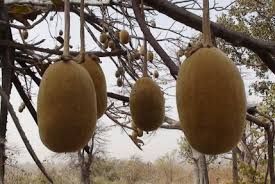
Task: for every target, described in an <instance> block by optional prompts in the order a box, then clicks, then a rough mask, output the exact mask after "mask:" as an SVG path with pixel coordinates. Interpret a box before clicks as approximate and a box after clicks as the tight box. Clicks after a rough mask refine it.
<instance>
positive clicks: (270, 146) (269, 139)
mask: <svg viewBox="0 0 275 184" xmlns="http://www.w3.org/2000/svg"><path fill="white" fill-rule="evenodd" d="M265 131H266V134H267V142H268V168H269V177H270V184H275V175H274V155H273V154H274V152H273V143H274V137H273V133H272V131H271V130H270V128H265Z"/></svg>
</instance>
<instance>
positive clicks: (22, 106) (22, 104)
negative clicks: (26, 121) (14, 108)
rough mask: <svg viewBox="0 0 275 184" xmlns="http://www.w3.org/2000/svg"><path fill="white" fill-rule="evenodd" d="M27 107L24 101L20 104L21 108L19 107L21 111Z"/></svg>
mask: <svg viewBox="0 0 275 184" xmlns="http://www.w3.org/2000/svg"><path fill="white" fill-rule="evenodd" d="M25 107H26V105H25V103H24V102H22V103H21V104H20V106H19V108H18V111H19V112H23V110H24V109H25Z"/></svg>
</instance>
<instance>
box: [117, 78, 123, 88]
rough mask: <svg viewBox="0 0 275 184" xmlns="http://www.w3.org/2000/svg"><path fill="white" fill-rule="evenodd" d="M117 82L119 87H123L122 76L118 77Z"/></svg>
mask: <svg viewBox="0 0 275 184" xmlns="http://www.w3.org/2000/svg"><path fill="white" fill-rule="evenodd" d="M116 84H117V86H118V87H121V86H122V85H123V81H122V79H121V78H117V81H116Z"/></svg>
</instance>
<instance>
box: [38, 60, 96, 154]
mask: <svg viewBox="0 0 275 184" xmlns="http://www.w3.org/2000/svg"><path fill="white" fill-rule="evenodd" d="M96 114H97V109H96V93H95V88H94V84H93V81H92V79H91V78H90V76H89V73H88V72H87V71H86V70H85V69H84V68H83V67H82V66H80V65H79V64H77V63H75V62H74V61H66V62H63V61H59V62H56V63H55V64H52V65H50V66H49V67H48V69H47V70H46V71H45V73H44V75H43V77H42V80H41V83H40V88H39V92H38V98H37V119H38V128H39V135H40V138H41V141H42V142H43V144H44V145H45V146H46V147H47V148H49V149H50V150H52V151H54V152H58V153H61V152H75V151H77V150H79V149H81V148H83V147H84V146H85V145H86V144H87V143H88V141H89V140H90V138H91V137H92V135H93V133H94V130H95V127H96V120H97V118H96Z"/></svg>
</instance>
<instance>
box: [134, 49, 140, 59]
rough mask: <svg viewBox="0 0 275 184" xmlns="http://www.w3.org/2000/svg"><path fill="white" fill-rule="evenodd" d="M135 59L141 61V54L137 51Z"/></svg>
mask: <svg viewBox="0 0 275 184" xmlns="http://www.w3.org/2000/svg"><path fill="white" fill-rule="evenodd" d="M134 58H135V60H139V59H140V53H139V52H138V51H137V50H135V51H134Z"/></svg>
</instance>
